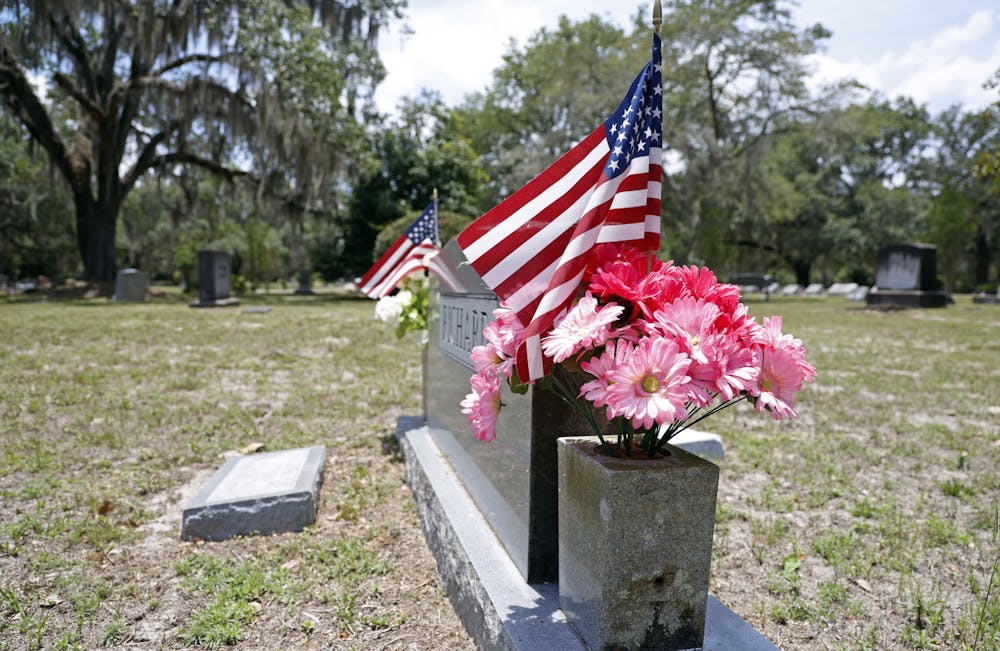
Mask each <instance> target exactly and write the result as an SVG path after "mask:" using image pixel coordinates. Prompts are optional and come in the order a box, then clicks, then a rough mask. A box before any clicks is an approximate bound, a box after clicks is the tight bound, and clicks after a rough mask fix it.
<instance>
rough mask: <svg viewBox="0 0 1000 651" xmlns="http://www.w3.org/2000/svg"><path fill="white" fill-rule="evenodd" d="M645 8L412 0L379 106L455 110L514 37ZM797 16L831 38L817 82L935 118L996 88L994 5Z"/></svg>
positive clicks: (813, 2) (980, 103) (554, 1)
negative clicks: (425, 98)
mask: <svg viewBox="0 0 1000 651" xmlns="http://www.w3.org/2000/svg"><path fill="white" fill-rule="evenodd" d="M651 5H652V3H651V2H650V3H649V6H651ZM639 9H640V6H639V3H638V2H629V1H628V0H476V1H475V2H469V1H468V0H409V8H408V10H407V15H408V19H407V21H406V22H407V24H408V26H409V27H410V28H411V30H412V33H411V34H408V35H407V34H403V33H401V31H400V30H393V31H389V32H388V33H386V34H384V35H382V36H381V37H380V43H379V49H380V53H381V55H382V59H383V61H384V62H385V64H386V67H387V69H388V72H389V74H388V77H387V78H386V80H385V81H384V82H383V83H382V85H381V86H380V87H379V88H378V90H377V91H376V94H375V100H376V104H377V105H378V107H379V109H380V110H381V111H384V112H392V111H393V110H394V108H395V106H396V103H397V102H398V101H399V99H400V98H402V97H408V96H413V95H416V94H417V93H418V92H419V91H420V90H421V88H428V89H433V90H437V91H438V92H440V93H441V96H442V98H443V99H444V101H445V102H446V103H448V104H452V105H454V104H457V103H459V102H461V101H462V99H463V97H464V96H465V95H466V94H468V93H472V92H475V91H480V90H483V89H485V88H486V86H487V85H488V84H489V83H490V81H491V79H492V72H493V70H494V69H495V68H496V67H498V66H499V65H500V63H501V57H502V55H503V53H504V52H506V51H507V46H508V44H509V43H510V42H511V39H513V40H515V41H516V42H517V43H518V44H519V45H520V46H523V45H524V43H525V42H526V41H527V40H528V38H529V37H530V36H531V35H532V34H533V33H535V32H536V31H537V30H538V29H540V28H541V27H554V26H555V25H556V23H557V21H558V18H559V16H561V15H566V16H568V17H570V18H571V19H574V20H579V19H583V18H585V17H587V16H589V15H590V14H594V13H596V14H598V15H600V16H602V17H604V18H606V19H610V20H611V21H613V22H615V23H617V24H619V25H621V26H623V27H624V26H626V25H629V24H631V18H632V16H634V15H635V14H636V12H637V11H638V10H639ZM794 16H795V20H796V22H797V23H798V24H799V26H801V27H805V26H807V25H813V24H815V23H817V22H818V23H822V24H823V25H824V26H825V27H826V28H827V29H828V30H829V31H831V32H833V35H832V36H831V37H830V38H829V39H827V40H826V41H825V44H824V47H823V51H822V52H820V53H819V54H817V55H815V56H813V57H812V58H811V61H810V64H811V65H812V67H813V70H814V83H816V85H819V84H820V83H822V82H828V81H834V80H839V79H844V78H854V79H857V80H858V81H860V82H862V83H863V84H865V85H867V86H869V87H870V88H872V89H873V90H878V91H880V92H881V93H882V94H883V95H885V96H887V97H889V98H895V97H897V96H899V95H907V96H909V97H912V98H913V99H915V100H916V101H917V102H919V103H922V104H927V106H928V107H929V108H930V109H931V111H933V112H938V111H941V110H944V109H946V108H948V107H949V106H951V105H953V104H961V105H962V106H963V107H964V108H965V109H966V110H975V109H980V108H983V107H985V106H986V105H987V104H989V103H990V102H993V101H996V99H997V97H998V92H1000V91H998V90H997V89H993V90H987V89H984V88H983V84H984V83H985V82H986V81H987V80H989V79H990V78H991V77H992V76H993V73H994V72H995V71H996V70H997V69H998V68H1000V4H998V3H997V2H996V0H882V1H879V0H802V1H801V3H800V5H799V6H798V7H797V8H795V9H794Z"/></svg>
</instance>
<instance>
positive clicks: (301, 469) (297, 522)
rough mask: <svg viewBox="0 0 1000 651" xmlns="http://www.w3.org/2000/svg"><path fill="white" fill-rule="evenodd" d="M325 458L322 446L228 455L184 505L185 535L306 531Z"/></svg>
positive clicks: (313, 516)
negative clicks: (226, 459) (228, 457)
mask: <svg viewBox="0 0 1000 651" xmlns="http://www.w3.org/2000/svg"><path fill="white" fill-rule="evenodd" d="M325 462H326V448H325V447H323V446H321V445H316V446H312V447H308V448H296V449H293V450H280V451H277V452H265V453H262V454H253V455H242V456H238V457H233V458H232V459H229V460H228V461H226V462H225V463H224V464H223V465H222V467H221V468H219V470H218V471H217V472H216V473H215V474H214V475H212V477H211V478H210V479H209V480H208V481H207V482H206V483H205V485H204V486H202V487H201V489H200V490H199V491H198V492H197V493H196V494H195V496H194V497H192V498H191V500H190V501H189V502H188V503H187V505H186V506H185V507H184V513H183V518H182V523H181V538H182V539H183V540H195V539H202V540H226V539H228V538H232V537H233V536H247V535H251V534H261V535H267V534H272V533H284V532H286V531H300V530H302V528H303V527H306V526H308V525H310V524H312V523H313V522H315V521H316V508H317V506H318V500H319V487H320V485H321V484H322V483H323V467H324V464H325Z"/></svg>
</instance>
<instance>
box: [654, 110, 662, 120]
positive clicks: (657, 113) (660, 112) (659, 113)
mask: <svg viewBox="0 0 1000 651" xmlns="http://www.w3.org/2000/svg"><path fill="white" fill-rule="evenodd" d="M661 115H663V111H661V110H660V109H659V108H655V109H653V117H654V118H656V119H657V120H659V119H660V116H661Z"/></svg>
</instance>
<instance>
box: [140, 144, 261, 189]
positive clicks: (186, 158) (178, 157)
mask: <svg viewBox="0 0 1000 651" xmlns="http://www.w3.org/2000/svg"><path fill="white" fill-rule="evenodd" d="M173 163H179V164H182V165H194V166H195V167H200V168H201V169H203V170H207V171H209V172H211V173H212V174H217V175H218V176H222V177H224V178H225V179H226V180H228V181H229V182H233V181H235V180H236V179H237V178H243V179H246V180H248V181H251V182H252V183H254V184H257V183H260V179H258V178H257V177H256V176H255V175H254V174H253V173H252V172H247V171H244V170H240V169H236V168H232V167H226V166H224V165H221V164H219V163H216V162H215V161H213V160H209V159H207V158H202V157H201V156H197V155H195V154H191V153H189V152H186V151H175V152H170V153H169V154H162V155H160V156H156V157H154V158H153V159H152V161H151V164H150V166H149V167H148V168H147V169H152V168H154V167H162V166H164V165H171V164H173Z"/></svg>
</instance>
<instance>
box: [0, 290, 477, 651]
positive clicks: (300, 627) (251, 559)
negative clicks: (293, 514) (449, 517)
mask: <svg viewBox="0 0 1000 651" xmlns="http://www.w3.org/2000/svg"><path fill="white" fill-rule="evenodd" d="M250 302H251V303H260V304H267V305H269V306H270V307H271V308H272V310H271V312H270V313H267V314H245V313H243V311H242V309H241V308H232V309H218V310H194V309H190V308H188V307H187V305H186V304H184V303H181V302H171V301H161V302H156V303H149V304H140V305H137V304H124V305H123V304H114V303H109V302H107V301H106V300H92V301H76V302H37V303H26V302H14V303H4V304H0V332H3V333H4V336H3V337H2V338H0V387H3V397H2V399H0V650H6V649H12V650H13V649H49V648H64V649H93V648H98V647H114V646H121V645H126V646H130V647H136V648H164V649H169V648H191V647H200V648H218V647H225V646H235V647H239V648H262V649H263V648H268V649H271V648H281V647H283V646H289V645H290V646H294V647H295V648H317V649H320V648H321V649H330V648H338V649H339V648H345V649H346V648H363V647H366V646H372V645H376V641H378V640H381V642H378V644H377V645H376V646H385V644H386V642H391V643H392V644H396V645H401V646H404V647H405V646H406V645H417V646H418V647H419V646H423V645H424V644H425V643H426V642H427V641H428V640H440V641H441V642H440V648H442V649H470V648H471V642H470V641H469V638H468V636H467V635H466V634H465V632H464V631H463V630H462V628H461V625H460V624H459V622H458V620H457V617H456V616H455V615H454V613H453V612H452V611H451V608H450V606H449V605H448V603H447V597H446V596H445V595H444V594H443V593H442V592H441V590H440V587H439V583H438V580H437V575H436V569H435V566H434V562H433V559H432V558H431V557H430V554H429V552H428V551H427V549H426V546H425V545H424V543H423V537H422V534H421V532H420V529H419V525H418V522H417V519H416V514H415V509H414V507H413V504H412V499H411V497H410V495H409V492H408V491H407V490H406V488H405V485H404V484H403V467H402V464H401V463H400V459H399V456H398V452H397V451H396V450H393V449H391V447H390V448H387V447H386V443H387V442H390V443H391V442H392V441H393V437H392V434H393V432H394V430H395V422H396V418H397V417H399V416H401V415H412V414H416V413H419V411H420V404H421V403H420V392H419V383H420V380H421V371H420V351H419V348H418V347H417V345H416V344H415V342H414V341H413V340H412V339H406V340H403V341H397V340H396V338H395V337H394V336H393V335H392V333H390V332H388V331H386V330H384V329H383V328H382V327H381V325H380V324H379V323H378V322H377V321H376V320H375V319H374V317H373V303H372V302H370V301H352V300H339V301H336V300H331V298H330V297H328V296H322V295H321V296H317V297H292V296H287V297H274V296H271V297H261V298H259V299H257V298H254V299H250ZM253 443H262V444H263V445H264V450H277V449H286V448H291V447H299V446H307V445H315V444H322V445H325V446H327V451H328V464H327V468H326V469H325V481H324V485H323V489H322V494H321V508H320V518H319V520H318V521H317V523H316V524H315V525H313V526H311V527H309V528H308V529H307V530H306V531H304V532H301V533H298V534H287V535H280V536H271V537H247V538H238V539H234V540H230V541H227V542H224V543H210V544H203V543H185V542H182V541H180V540H179V535H178V534H179V526H180V519H179V517H180V509H181V508H182V506H183V504H184V503H185V502H186V501H187V499H189V498H190V497H191V495H192V494H193V491H194V490H196V489H197V488H198V487H199V486H200V485H201V484H202V483H203V482H204V481H205V480H206V479H207V478H208V477H209V476H210V475H211V473H212V472H214V471H215V470H216V469H217V468H218V467H219V465H221V463H222V462H223V460H224V456H223V455H225V454H232V453H233V452H234V451H236V450H239V449H241V448H244V447H245V446H248V445H250V444H253ZM425 613H431V614H432V615H431V616H426V617H425V616H424V614H425ZM393 640H395V641H394V642H392V641H393Z"/></svg>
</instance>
